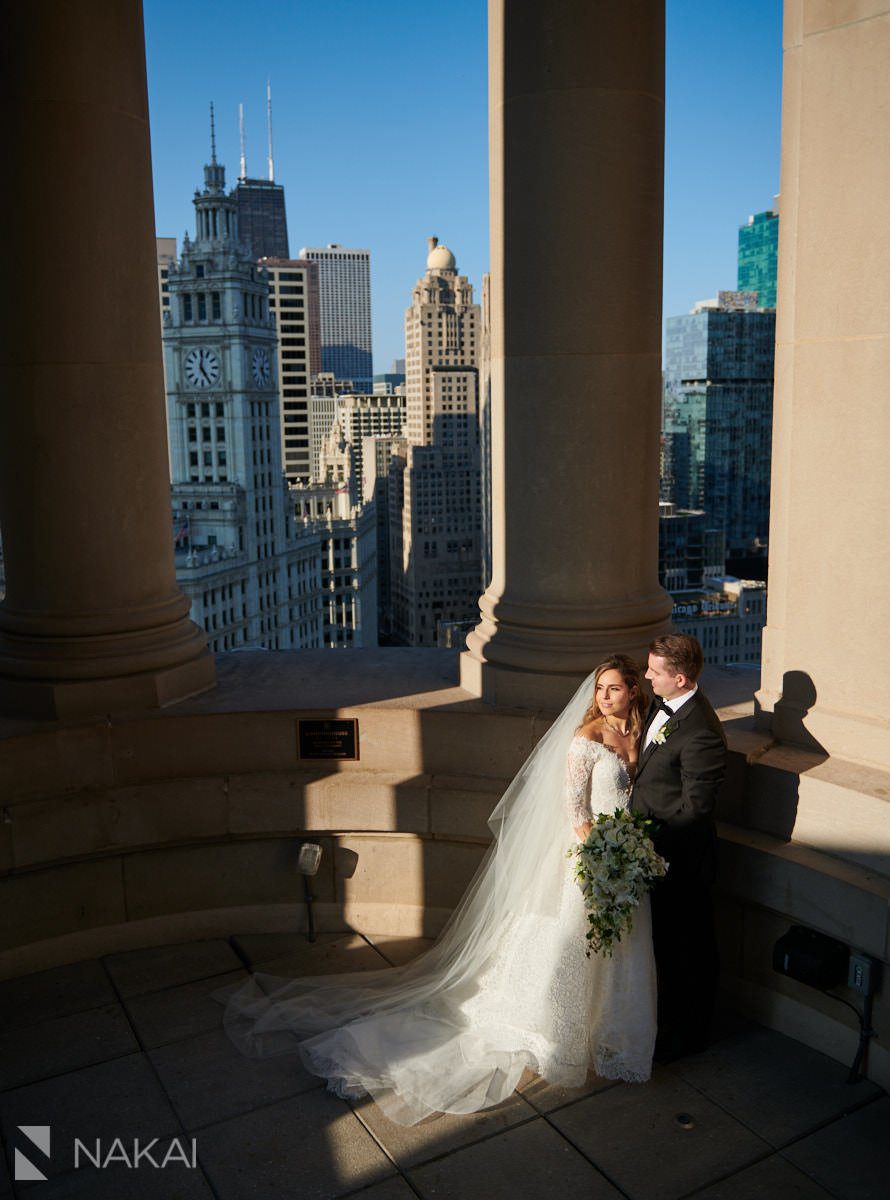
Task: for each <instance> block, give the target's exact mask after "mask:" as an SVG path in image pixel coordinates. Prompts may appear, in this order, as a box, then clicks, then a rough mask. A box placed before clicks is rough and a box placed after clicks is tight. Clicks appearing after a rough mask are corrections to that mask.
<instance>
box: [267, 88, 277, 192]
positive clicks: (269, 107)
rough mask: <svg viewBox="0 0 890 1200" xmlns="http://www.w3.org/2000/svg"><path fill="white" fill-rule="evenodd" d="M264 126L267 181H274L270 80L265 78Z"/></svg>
mask: <svg viewBox="0 0 890 1200" xmlns="http://www.w3.org/2000/svg"><path fill="white" fill-rule="evenodd" d="M266 126H267V128H268V131H269V182H270V183H273V182H274V181H275V165H274V163H273V161H272V81H271V79H267V80H266Z"/></svg>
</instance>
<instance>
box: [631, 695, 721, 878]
mask: <svg viewBox="0 0 890 1200" xmlns="http://www.w3.org/2000/svg"><path fill="white" fill-rule="evenodd" d="M657 711H658V705H657V703H656V702H654V701H653V703H652V704H651V705H650V706H649V710H648V712H647V714H646V721H645V723H644V725H643V741H645V738H646V730H647V729H648V728H649V725H650V723H651V721H652V719H653V717H654V716H655V714H656V712H657ZM662 729H663V730H664V732H665V740H664V742H663V743H662V744H660V745H659V744H657V743H651V744H650V745H649V746H647V747H646V749H645V750H641V751H640V758H639V762H638V763H637V771H636V777H635V779H634V786H633V799H632V804H633V807H634V808H635V809H636V810H637V811H638V812H642V813H645V814H646V815H647V816H651V817H654V818H655V819H656V820H657V821H658V827H657V831H656V833H655V835H654V837H653V841H654V843H655V848H656V850H657V851H658V853H659V854H662V855H663V856H664V857H665V858H666V859H667V860H668V862H669V863H670V864H671V869H670V872H669V874H670V876H671V877H672V879H673V881H675V882H677V883H678V884H679V883H682V882H683V880H684V879H686V878H689V879H692V878H694V879H698V880H706V881H707V880H711V879H713V877H714V874H715V872H716V834H715V830H714V817H713V812H714V802H715V800H716V798H717V792H718V791H719V789H720V785H721V783H722V782H723V776H724V774H725V771H726V738H725V736H724V734H723V727H722V726H721V724H720V721H719V720H718V718H717V715H716V713H715V712H714V710H713V708H711V705H710V704H709V703H708V701H707V699H706V698H705V696H704V695H703V694H702V692H701V691H697V692H696V693H695V695H694V696H693V697H692V699H691V700H687V702H686V703H685V704H684V705H682V707H681V708H680V709H679V711H678V712H677V713H675V714H674V716H672V717H670V718H669V720H668V721H667V723H666V724H665V725H663V726H662ZM641 744H642V743H641Z"/></svg>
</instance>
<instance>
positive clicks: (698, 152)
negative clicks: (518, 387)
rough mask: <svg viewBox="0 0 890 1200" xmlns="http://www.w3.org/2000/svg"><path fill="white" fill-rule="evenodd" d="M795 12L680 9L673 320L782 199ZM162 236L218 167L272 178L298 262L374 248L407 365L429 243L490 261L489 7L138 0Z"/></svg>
mask: <svg viewBox="0 0 890 1200" xmlns="http://www.w3.org/2000/svg"><path fill="white" fill-rule="evenodd" d="M781 7H782V6H781V0H668V5H667V13H668V24H667V121H666V125H667V132H666V148H665V257H664V276H665V289H664V290H665V299H664V304H665V314H666V315H674V314H675V313H682V312H686V311H687V310H688V309H689V308H690V307H691V305H692V304H693V303H694V302H695V301H696V300H699V299H703V298H705V297H707V296H712V295H714V293H715V292H716V291H717V289H718V288H732V287H734V286H735V261H736V258H735V256H736V239H737V236H738V233H737V230H738V226H739V225H740V224H742V223H743V222H744V221H745V220H746V219H747V217H748V215H749V214H750V213H754V212H762V211H763V210H764V209H767V208H769V207H770V206H771V203H772V198H773V195H774V194H775V193H776V192H777V191H778V189H779V117H780V107H781ZM144 10H145V31H146V47H147V59H148V87H149V103H150V112H151V132H152V153H153V168H154V183H155V211H156V219H157V231H158V233H159V234H161V235H166V236H174V235H175V237H176V238H177V239H178V240H181V238H182V234H183V231H184V230H185V229H188V230H189V231H190V232H192V231H193V229H194V222H193V210H192V205H191V198H192V193H193V191H194V188H195V187H196V186H197V184H198V183H199V182H200V180H201V178H202V168H203V164H204V163H205V162H206V161H207V159H208V157H209V118H208V109H209V103H210V101H211V100H213V101H214V104H215V107H216V113H217V122H216V127H217V157H218V158H219V159H220V161H222V162H224V163H225V165H226V168H227V178H228V182H229V184H230V185H234V183H235V180H236V178H237V175H238V159H239V144H238V104H239V102H243V103H244V106H245V124H246V133H247V167H248V174H250V175H252V176H264V175H265V173H266V152H265V141H266V138H265V86H266V78H267V76H268V77H270V78H271V80H272V98H273V117H274V141H275V178H276V180H277V181H278V182H280V183H283V184H284V186H285V193H286V199H287V212H288V228H289V235H290V249H291V253H292V254H296V253H297V251H298V250H299V249H300V247H301V246H324V245H326V244H327V243H328V242H339V243H341V244H342V245H344V246H356V247H366V248H368V249H370V251H371V256H372V257H371V272H372V279H371V283H372V306H373V317H374V360H375V370H377V371H383V370H387V369H388V368H389V363H390V361H391V360H392V359H393V358H395V357H397V356H398V357H401V355H402V354H403V353H404V349H403V326H402V322H403V314H404V309H405V307H406V305H407V304H408V301H409V298H410V291H411V288H412V286H413V284H414V282H415V280H416V279H417V277H418V276H419V275H420V274H421V273H422V271H423V269H424V266H425V258H426V238H427V237H428V236H429V235H430V234H435V235H437V236H438V237H439V239H440V240H441V241H443V242H445V243H447V244H448V245H449V246H450V247H451V249H452V250H453V251H454V253H455V254H456V256H457V263H458V268H459V269H460V271H461V272H462V273H463V274H466V275H469V277H470V279H471V281H472V282H473V284H474V285H475V286H476V287H477V289H478V288H479V287H480V285H481V279H482V274H483V272H484V271H485V270H487V268H488V149H487V138H488V133H487V78H486V75H487V63H486V4H485V0H448V2H447V3H445V2H442V0H425V2H423V3H418V2H417V0H410V2H409V0H251V3H250V4H245V3H244V0H237V2H236V0H215V2H214V3H212V4H211V3H208V2H206V0H144Z"/></svg>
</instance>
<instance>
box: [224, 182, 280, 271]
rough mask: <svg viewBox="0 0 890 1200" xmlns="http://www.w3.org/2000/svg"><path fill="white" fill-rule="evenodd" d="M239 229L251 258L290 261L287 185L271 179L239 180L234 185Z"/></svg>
mask: <svg viewBox="0 0 890 1200" xmlns="http://www.w3.org/2000/svg"><path fill="white" fill-rule="evenodd" d="M234 196H235V202H236V204H237V208H238V229H239V230H240V232H241V240H242V242H244V244H245V246H247V248H248V249H249V250H250V254H251V257H252V258H290V250H289V249H288V244H287V214H286V213H285V208H284V185H283V184H280V183H275V182H274V181H273V180H271V179H239V180H238V183H237V184H236V186H235V192H234Z"/></svg>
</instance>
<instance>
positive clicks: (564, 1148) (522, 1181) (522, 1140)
mask: <svg viewBox="0 0 890 1200" xmlns="http://www.w3.org/2000/svg"><path fill="white" fill-rule="evenodd" d="M409 1178H410V1180H411V1182H412V1184H413V1185H414V1186H415V1187H416V1188H417V1190H418V1191H419V1192H420V1194H421V1196H422V1197H423V1200H456V1198H457V1197H465V1198H466V1200H555V1198H557V1197H572V1196H578V1197H583V1200H620V1196H621V1193H620V1192H618V1191H617V1190H616V1189H615V1188H614V1187H612V1185H611V1184H610V1183H609V1182H608V1181H607V1180H606V1179H604V1178H603V1176H602V1175H601V1174H600V1172H599V1171H597V1170H596V1168H595V1167H593V1166H591V1164H590V1163H589V1162H588V1161H587V1160H586V1159H585V1158H584V1157H583V1156H582V1155H581V1154H579V1153H578V1152H577V1150H575V1149H573V1147H572V1146H570V1145H569V1143H568V1142H567V1141H565V1140H564V1139H563V1138H561V1137H560V1136H559V1134H558V1133H556V1131H555V1130H554V1129H553V1128H552V1127H551V1126H550V1125H548V1123H547V1122H546V1121H545V1120H544V1119H543V1118H542V1117H537V1118H536V1119H535V1120H534V1121H532V1122H531V1123H530V1124H528V1125H522V1126H520V1127H519V1128H518V1129H508V1130H507V1131H506V1132H505V1133H500V1134H498V1135H497V1136H496V1137H492V1138H489V1139H488V1140H487V1141H484V1142H477V1143H476V1144H475V1145H473V1146H466V1147H465V1148H464V1149H462V1150H458V1151H456V1152H455V1153H454V1154H448V1155H446V1156H445V1157H444V1158H440V1159H437V1160H436V1161H435V1162H430V1163H426V1164H425V1165H424V1166H421V1167H416V1168H414V1169H412V1170H411V1171H410V1172H409Z"/></svg>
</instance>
